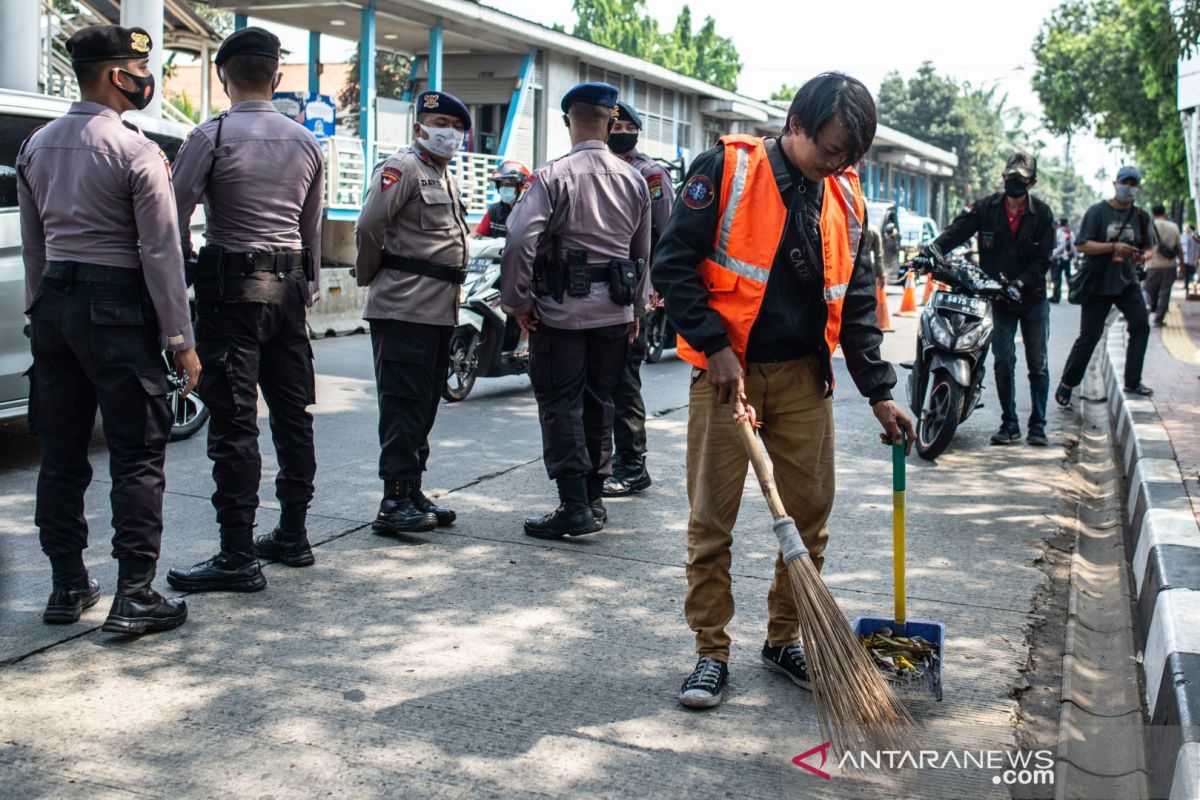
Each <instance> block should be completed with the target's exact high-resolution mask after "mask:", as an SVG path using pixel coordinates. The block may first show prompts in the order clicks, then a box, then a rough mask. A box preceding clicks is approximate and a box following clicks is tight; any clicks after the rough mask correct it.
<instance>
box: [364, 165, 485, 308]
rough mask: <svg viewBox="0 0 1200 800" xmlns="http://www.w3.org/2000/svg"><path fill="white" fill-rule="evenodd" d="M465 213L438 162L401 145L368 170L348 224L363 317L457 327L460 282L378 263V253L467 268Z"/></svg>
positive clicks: (451, 184) (467, 230)
mask: <svg viewBox="0 0 1200 800" xmlns="http://www.w3.org/2000/svg"><path fill="white" fill-rule="evenodd" d="M469 232H470V231H469V229H468V227H467V212H466V208H465V207H464V206H463V202H462V196H461V195H460V194H459V191H458V185H457V184H456V183H455V182H454V179H453V178H451V177H450V174H449V173H448V172H446V171H445V170H444V169H442V168H441V167H440V166H438V164H437V163H436V162H435V161H433V160H432V159H430V158H429V157H428V156H426V155H425V154H424V153H422V152H421V151H420V150H418V149H415V148H411V147H402V148H400V149H399V150H397V151H396V152H395V153H394V154H393V155H391V156H389V157H388V158H387V159H385V160H384V162H383V163H382V164H380V165H379V166H378V167H376V168H375V171H374V172H373V173H372V174H371V181H370V184H369V185H368V186H367V197H366V199H365V200H363V207H362V212H361V213H360V214H359V216H358V223H357V224H356V225H355V226H354V238H355V241H356V243H357V244H358V257H357V259H356V261H355V267H356V271H357V280H358V285H359V286H367V287H369V288H368V289H367V302H366V307H365V308H364V309H363V318H364V319H369V320H370V319H394V320H399V321H401V322H419V323H422V324H425V325H457V324H458V298H459V290H460V289H461V287H460V286H459V285H458V284H456V283H450V282H448V281H443V280H438V279H437V278H431V277H429V276H427V275H415V274H413V273H411V272H403V271H401V270H397V269H387V268H383V267H381V265H380V262H381V261H382V260H383V255H384V253H389V254H391V255H396V256H404V257H405V258H411V259H415V260H418V261H428V262H430V263H433V264H438V265H440V266H443V267H451V268H453V269H465V268H466V266H467V256H468V250H467V235H468V233H469Z"/></svg>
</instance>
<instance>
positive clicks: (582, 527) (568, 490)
mask: <svg viewBox="0 0 1200 800" xmlns="http://www.w3.org/2000/svg"><path fill="white" fill-rule="evenodd" d="M558 499H559V501H560V505H559V506H558V508H557V509H555V510H554V512H553V513H551V514H546V515H545V516H542V517H530V518H528V519H526V520H525V534H526V535H527V536H532V537H534V538H535V539H561V538H562V537H564V536H583V535H584V534H587V533H595V532H596V531H598V530H600V529H601V528H602V527H603V525H601V524H600V522H599V521H597V520H596V517H595V515H594V514H593V512H592V506H591V504H590V503H589V502H588V487H587V478H586V477H585V476H583V475H572V476H571V477H569V478H559V479H558Z"/></svg>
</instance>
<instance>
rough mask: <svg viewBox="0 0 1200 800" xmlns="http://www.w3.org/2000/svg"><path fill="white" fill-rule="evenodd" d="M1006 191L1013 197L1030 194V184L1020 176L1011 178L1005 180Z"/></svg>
mask: <svg viewBox="0 0 1200 800" xmlns="http://www.w3.org/2000/svg"><path fill="white" fill-rule="evenodd" d="M1004 193H1005V194H1006V195H1008V196H1009V197H1011V198H1013V199H1017V198H1019V197H1024V196H1025V195H1027V194H1029V184H1027V183H1026V182H1025V181H1023V180H1021V179H1020V178H1009V179H1008V180H1006V181H1005V182H1004Z"/></svg>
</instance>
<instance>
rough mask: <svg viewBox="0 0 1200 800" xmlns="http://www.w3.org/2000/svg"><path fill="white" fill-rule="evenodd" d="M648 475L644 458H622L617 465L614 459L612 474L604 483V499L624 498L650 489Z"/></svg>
mask: <svg viewBox="0 0 1200 800" xmlns="http://www.w3.org/2000/svg"><path fill="white" fill-rule="evenodd" d="M650 483H651V481H650V473H649V472H647V471H646V457H645V456H644V455H643V456H623V457H622V458H621V459H620V462H619V465H618V463H617V461H616V459H614V465H613V474H612V477H610V478H609V479H608V480H606V481H605V482H604V496H605V497H625V496H626V495H630V494H635V493H636V492H640V491H643V490H645V489H649V488H650Z"/></svg>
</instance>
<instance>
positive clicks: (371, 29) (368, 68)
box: [358, 0, 375, 172]
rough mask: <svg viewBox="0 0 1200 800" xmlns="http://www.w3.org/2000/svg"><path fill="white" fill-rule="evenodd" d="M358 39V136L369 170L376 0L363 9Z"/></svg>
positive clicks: (371, 139) (370, 1) (373, 86)
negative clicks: (361, 142) (361, 141)
mask: <svg viewBox="0 0 1200 800" xmlns="http://www.w3.org/2000/svg"><path fill="white" fill-rule="evenodd" d="M361 19H362V22H361V25H360V26H359V40H358V136H359V138H360V139H362V140H363V148H364V156H365V157H366V159H367V165H366V166H367V171H368V172H369V171H370V170H371V168H372V167H373V166H374V164H373V163H372V162H371V148H372V147H374V144H375V0H368V2H367V5H365V6H364V7H363V10H362V17H361Z"/></svg>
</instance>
